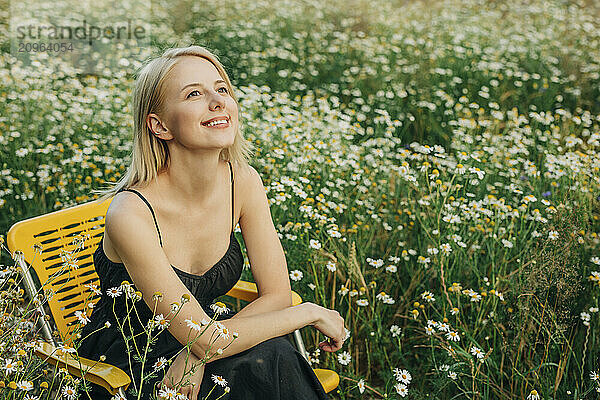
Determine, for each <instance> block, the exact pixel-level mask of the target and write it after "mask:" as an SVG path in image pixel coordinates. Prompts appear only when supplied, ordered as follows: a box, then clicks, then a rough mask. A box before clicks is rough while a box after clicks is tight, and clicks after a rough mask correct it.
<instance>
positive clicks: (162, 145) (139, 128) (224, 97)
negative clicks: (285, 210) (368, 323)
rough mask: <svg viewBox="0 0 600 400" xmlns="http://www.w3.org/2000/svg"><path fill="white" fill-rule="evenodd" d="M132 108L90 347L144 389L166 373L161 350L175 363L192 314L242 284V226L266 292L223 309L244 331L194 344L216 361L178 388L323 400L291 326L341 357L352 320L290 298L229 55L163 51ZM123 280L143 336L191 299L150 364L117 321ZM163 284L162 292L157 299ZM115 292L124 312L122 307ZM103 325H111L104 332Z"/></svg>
mask: <svg viewBox="0 0 600 400" xmlns="http://www.w3.org/2000/svg"><path fill="white" fill-rule="evenodd" d="M133 109H134V110H133V111H134V131H135V135H134V143H133V154H132V163H131V165H130V167H129V169H128V171H127V173H126V174H125V175H124V177H123V179H121V181H119V182H118V183H117V184H116V185H115V187H113V188H111V189H110V190H106V191H103V192H101V193H103V194H104V195H103V196H102V197H101V199H105V198H108V197H110V196H114V199H113V201H112V202H111V204H110V207H109V209H108V211H107V214H106V219H105V232H104V235H103V238H102V241H101V242H100V245H99V246H98V249H97V250H96V252H95V254H94V263H95V267H96V270H97V272H98V275H99V277H100V283H101V287H102V292H103V296H101V299H100V300H99V301H98V303H97V304H96V306H95V307H94V311H93V313H92V315H91V317H90V319H91V322H89V323H88V324H87V325H86V326H85V327H84V329H83V332H82V338H83V340H82V343H81V346H80V347H79V349H78V352H79V355H81V356H83V357H86V358H90V359H99V357H100V356H101V355H104V356H105V357H106V360H105V362H107V363H109V364H113V365H116V366H118V367H120V368H121V369H123V370H124V371H125V372H127V373H128V374H129V375H130V376H131V377H132V379H133V380H134V381H135V383H132V384H131V386H133V387H137V388H138V389H139V386H140V385H139V380H140V377H141V375H142V374H144V375H147V374H148V373H149V372H151V371H152V370H153V366H156V367H157V369H158V366H159V365H160V364H161V363H162V362H163V361H161V360H164V359H163V358H161V357H165V358H166V359H169V358H170V357H172V356H174V355H176V354H177V353H178V351H179V350H181V349H182V348H183V345H185V344H186V343H188V340H189V334H190V333H191V332H193V330H192V329H191V328H190V326H188V323H187V322H186V320H189V321H196V322H199V321H203V320H209V319H210V318H211V317H212V316H213V315H214V311H215V310H214V309H211V308H210V305H211V304H212V303H213V301H214V299H215V298H216V297H218V296H221V295H223V294H225V293H226V292H228V291H229V289H230V288H231V287H233V285H235V283H236V282H237V281H238V280H239V278H240V275H241V272H242V267H243V256H242V253H241V250H240V245H239V243H238V241H237V238H236V237H235V235H234V233H233V230H234V228H235V226H236V225H237V222H239V225H240V228H241V232H242V236H243V238H244V242H245V245H246V249H247V254H248V258H249V260H250V265H251V270H252V275H253V277H254V280H255V281H256V284H257V286H258V292H259V297H258V298H257V299H256V300H255V301H253V302H251V303H250V304H248V305H247V306H246V307H245V308H243V309H242V310H240V311H239V312H238V313H236V314H235V315H234V314H233V313H225V314H223V315H221V316H220V317H219V319H220V321H221V323H222V324H223V326H224V327H225V328H226V329H227V330H228V332H236V333H237V334H238V335H239V336H238V337H237V338H236V339H235V340H233V341H232V337H233V336H229V337H228V338H226V337H225V336H226V335H222V336H217V339H216V342H215V343H214V344H212V346H211V345H210V343H209V339H210V336H211V335H209V334H204V335H202V336H200V337H199V338H198V340H197V341H195V342H194V343H193V344H192V345H191V348H190V349H191V353H190V354H189V356H190V357H191V359H192V361H198V360H199V359H201V358H202V357H203V355H204V354H205V351H207V350H209V348H210V354H214V356H213V358H211V360H210V361H209V362H208V363H207V364H206V365H205V366H204V367H203V368H198V369H197V370H196V371H195V372H193V373H192V374H191V376H190V385H188V386H186V387H184V388H182V389H180V391H181V392H182V393H184V394H186V395H188V397H189V398H192V399H196V398H204V396H206V395H207V394H208V393H209V392H210V390H211V389H212V388H213V386H214V385H215V383H217V384H219V385H222V387H221V386H218V387H217V389H216V390H215V391H213V394H212V395H211V398H216V397H218V395H220V394H221V393H223V389H224V388H225V387H226V388H227V389H228V390H230V392H229V393H228V394H226V395H225V397H224V398H228V399H245V400H248V399H258V398H260V399H261V400H266V399H286V400H288V399H303V400H307V399H326V398H327V395H326V394H325V392H324V391H323V388H322V386H321V385H320V383H319V382H318V380H317V378H316V376H315V374H314V372H313V371H312V369H311V368H310V366H309V365H308V363H307V362H306V360H304V358H303V357H302V356H301V355H300V353H299V352H298V351H296V350H295V349H294V348H293V346H292V345H291V343H290V342H289V341H288V340H287V339H286V338H285V335H286V334H288V333H291V332H293V331H294V330H296V329H299V328H302V327H304V326H307V325H312V326H314V327H315V328H316V329H318V330H319V331H320V332H322V333H323V334H324V335H326V336H327V337H328V338H329V339H328V340H327V341H324V342H321V343H320V344H319V347H320V348H321V349H322V350H324V351H328V352H334V351H337V350H339V349H340V348H341V347H342V345H343V342H344V339H345V329H344V320H343V319H342V317H341V316H340V315H339V313H337V312H336V311H333V310H328V309H326V308H323V307H320V306H318V305H316V304H312V303H303V304H301V305H298V306H291V289H290V282H289V278H288V272H287V264H286V259H285V255H284V252H283V248H282V246H281V243H280V241H279V238H278V236H277V233H276V231H275V227H274V225H273V221H272V219H271V214H270V211H269V205H268V200H267V197H266V194H265V190H264V186H263V184H262V180H261V178H260V176H259V175H258V173H257V172H256V170H255V169H254V168H252V167H251V166H249V165H248V163H247V158H248V155H249V153H250V144H249V142H247V141H246V140H245V139H244V138H243V137H242V134H241V129H240V123H239V119H238V103H237V99H236V98H235V95H234V92H233V89H232V85H231V82H230V80H229V77H228V76H227V74H226V72H225V70H224V68H223V66H222V65H221V63H220V62H219V60H218V58H217V57H216V56H215V55H214V54H212V53H211V52H209V51H208V50H206V49H205V48H203V47H200V46H190V47H187V48H174V49H169V50H167V51H165V52H164V54H163V55H162V56H161V57H158V58H156V59H153V60H151V61H150V62H148V63H147V64H146V65H145V66H144V67H143V68H142V69H141V71H140V73H139V76H138V78H137V81H136V86H135V91H134V94H133ZM234 177H235V179H234ZM230 193H231V194H230ZM230 210H231V211H230ZM223 254H224V255H223ZM123 281H128V282H131V283H132V284H133V285H134V286H135V289H137V290H138V291H140V292H141V294H142V299H143V300H141V301H139V302H137V303H135V304H136V309H135V312H133V313H131V315H132V316H131V317H130V319H129V320H128V324H131V326H132V329H133V332H140V331H142V324H145V323H146V322H147V321H148V320H149V319H151V318H152V315H153V313H152V311H151V310H152V309H153V308H154V307H156V311H155V315H159V314H162V316H167V315H169V313H170V312H171V304H172V303H174V302H180V301H181V299H182V295H186V294H187V295H188V296H189V298H190V301H189V303H187V304H185V305H183V308H182V309H181V312H180V313H178V315H177V316H175V317H172V318H171V319H170V321H169V324H168V327H167V329H165V331H164V332H162V333H161V334H160V335H159V336H158V341H157V342H156V343H154V344H153V350H152V352H150V353H148V354H147V355H146V362H145V365H144V369H143V371H142V366H141V362H140V360H139V359H137V358H136V357H135V355H134V354H135V351H134V350H132V349H134V348H135V346H138V350H139V348H141V349H142V350H143V348H144V346H145V344H146V336H145V335H140V336H138V337H137V338H136V341H135V343H134V342H132V341H130V343H128V345H127V346H128V347H129V351H128V350H127V347H126V344H125V341H124V340H123V337H122V333H120V332H119V331H118V330H117V321H118V320H120V321H121V322H122V320H123V319H124V318H125V314H126V310H125V305H126V304H127V303H126V301H125V300H124V298H125V297H126V296H125V294H124V293H119V290H118V288H123V286H121V283H122V282H123ZM109 292H110V294H111V295H112V296H115V297H114V298H113V297H111V296H107V295H106V293H109ZM156 292H161V294H162V301H157V302H155V301H153V296H154V295H155V293H156ZM113 301H114V302H115V306H114V314H116V315H117V316H118V317H119V319H117V318H115V316H114V315H113ZM129 303H131V300H129ZM144 303H145V304H144ZM136 313H137V315H139V321H137V319H138V318H137V317H136ZM172 315H173V314H171V316H172ZM106 321H108V322H110V323H111V324H110V327H109V328H102V327H103V325H104V324H105V323H106ZM164 325H165V324H163V326H164ZM100 328H102V329H100ZM211 329H213V330H214V327H213V328H211ZM126 332H127V331H126ZM142 332H143V331H142ZM208 332H210V330H209V331H207V333H208ZM221 332H223V331H221ZM86 336H87V337H86ZM138 340H139V342H138ZM229 343H231V344H230V345H229V346H227V345H228V344H229ZM216 348H221V349H223V351H222V353H216V352H215V351H214V349H216ZM142 353H143V351H142ZM187 356H188V354H187V352H186V351H183V352H181V353H180V354H179V355H178V356H177V358H176V359H175V361H174V362H173V363H172V364H171V365H170V366H169V367H168V370H167V371H166V374H165V375H164V377H163V374H164V370H162V371H161V370H159V371H160V373H158V374H157V376H155V377H153V378H152V379H150V380H149V381H147V382H144V384H143V385H142V388H141V391H142V396H141V398H143V399H149V398H150V393H152V392H153V389H154V388H153V385H154V384H156V386H157V387H158V384H159V383H164V384H165V385H166V387H168V388H172V387H174V385H173V383H172V381H171V378H173V381H174V382H177V381H178V380H179V378H181V376H182V375H183V374H184V373H185V371H188V370H189V365H188V367H187V369H186V367H185V358H186V357H187ZM165 369H167V368H165ZM218 377H220V378H221V379H219V378H218ZM92 386H93V390H94V394H93V395H92V398H93V399H101V398H110V396H108V392H107V391H106V390H104V389H102V388H99V387H98V386H96V385H92ZM131 386H130V387H131ZM219 389H221V390H220V392H219ZM217 393H218V394H217ZM136 397H137V396H136Z"/></svg>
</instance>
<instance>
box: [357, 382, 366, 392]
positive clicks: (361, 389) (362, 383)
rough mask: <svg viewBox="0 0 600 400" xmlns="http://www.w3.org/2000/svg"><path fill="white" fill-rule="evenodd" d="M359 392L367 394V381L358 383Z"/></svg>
mask: <svg viewBox="0 0 600 400" xmlns="http://www.w3.org/2000/svg"><path fill="white" fill-rule="evenodd" d="M358 391H359V392H361V393H364V392H365V381H364V380H363V379H361V380H360V381H358Z"/></svg>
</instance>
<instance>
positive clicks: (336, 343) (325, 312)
mask: <svg viewBox="0 0 600 400" xmlns="http://www.w3.org/2000/svg"><path fill="white" fill-rule="evenodd" d="M304 304H306V305H307V306H308V307H311V308H312V309H313V312H314V313H315V322H313V324H312V326H314V327H315V328H316V329H317V330H319V331H320V332H321V333H323V334H324V335H325V336H327V337H328V338H329V339H328V340H324V341H322V342H321V343H319V348H320V349H321V350H324V351H328V352H334V351H338V350H339V349H341V348H342V346H343V344H344V339H345V337H346V329H345V328H344V318H342V316H341V315H340V313H339V312H337V311H335V310H329V309H327V308H325V307H321V306H319V305H317V304H314V303H304Z"/></svg>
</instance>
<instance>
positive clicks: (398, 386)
mask: <svg viewBox="0 0 600 400" xmlns="http://www.w3.org/2000/svg"><path fill="white" fill-rule="evenodd" d="M394 389H396V393H398V394H399V395H400V396H402V397H406V395H407V394H408V388H407V387H406V385H404V384H402V383H396V384H395V385H394Z"/></svg>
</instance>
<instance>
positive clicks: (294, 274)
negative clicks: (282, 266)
mask: <svg viewBox="0 0 600 400" xmlns="http://www.w3.org/2000/svg"><path fill="white" fill-rule="evenodd" d="M303 276H304V275H303V274H302V271H299V270H297V269H295V270H293V271H291V272H290V279H291V280H293V281H296V282H297V281H299V280H301V279H302V277H303Z"/></svg>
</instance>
